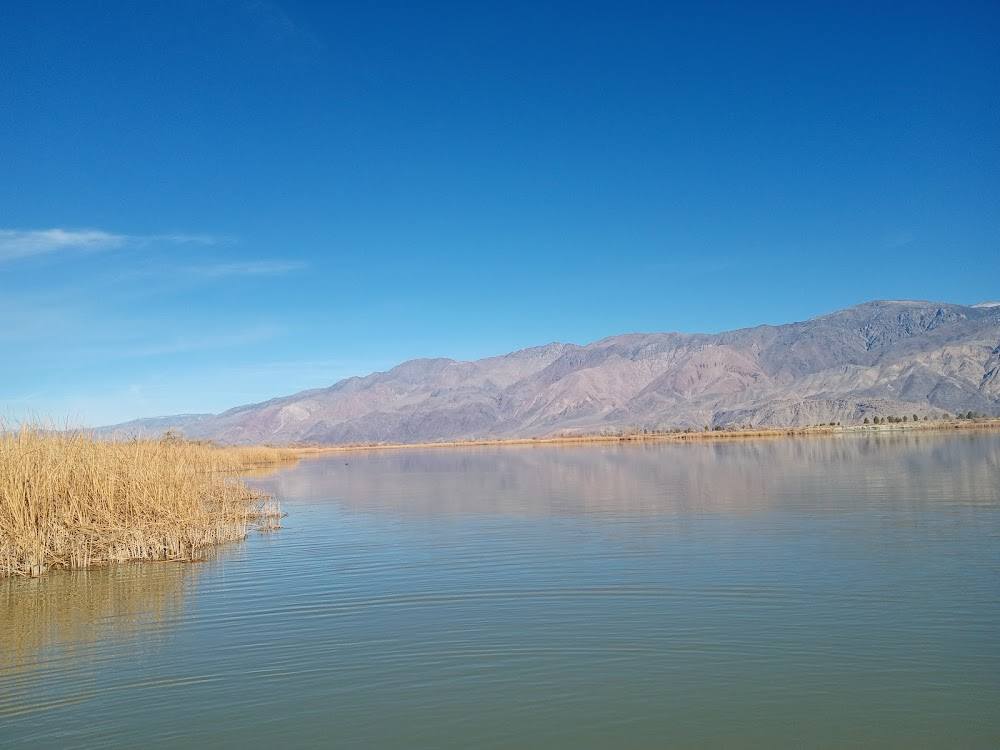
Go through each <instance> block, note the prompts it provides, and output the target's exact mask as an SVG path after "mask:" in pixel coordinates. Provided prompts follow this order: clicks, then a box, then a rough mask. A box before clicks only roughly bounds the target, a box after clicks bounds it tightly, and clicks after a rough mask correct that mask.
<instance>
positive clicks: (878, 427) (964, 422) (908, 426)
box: [295, 415, 1000, 456]
mask: <svg viewBox="0 0 1000 750" xmlns="http://www.w3.org/2000/svg"><path fill="white" fill-rule="evenodd" d="M995 429H1000V417H986V416H982V415H978V416H975V417H973V416H962V417H959V418H947V419H933V420H913V421H910V420H908V419H907V420H904V419H903V418H899V419H896V418H893V419H891V420H890V419H889V418H888V417H886V418H884V419H879V421H878V422H877V423H871V422H870V421H869V422H864V423H861V424H844V425H841V424H840V423H829V424H819V425H812V426H807V427H751V426H744V427H740V426H729V427H722V426H716V427H714V428H709V427H708V426H705V427H704V428H703V429H700V430H696V429H694V428H690V427H689V428H686V429H684V430H681V429H679V428H674V429H663V430H649V429H646V430H643V429H636V428H629V429H622V430H608V431H606V432H602V433H599V434H573V433H561V434H556V435H551V436H548V437H530V438H497V439H490V438H484V439H469V440H444V441H440V442H434V443H429V442H422V443H350V444H344V445H319V444H309V445H301V444H300V445H297V446H295V450H296V451H297V452H298V453H299V454H300V455H302V456H309V455H314V454H315V455H321V454H324V453H332V452H342V451H365V450H379V449H386V448H449V447H451V448H463V447H465V448H467V447H479V446H481V447H487V446H496V445H584V444H588V443H644V442H681V443H684V442H692V441H697V442H701V441H716V440H739V439H744V440H746V439H762V438H763V439H769V438H787V437H810V436H819V435H839V434H851V433H861V434H879V433H894V432H902V431H935V430H995Z"/></svg>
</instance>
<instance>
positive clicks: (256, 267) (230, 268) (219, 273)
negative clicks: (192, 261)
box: [182, 260, 307, 279]
mask: <svg viewBox="0 0 1000 750" xmlns="http://www.w3.org/2000/svg"><path fill="white" fill-rule="evenodd" d="M306 267H307V264H306V263H303V262H302V261H294V260H288V261H285V260H248V261H236V262H231V263H212V264H208V265H204V266H188V267H186V268H184V269H182V270H184V271H186V272H187V273H190V274H191V275H193V276H201V277H203V278H208V279H216V278H221V277H226V276H277V275H280V274H285V273H292V272H294V271H301V270H303V269H305V268H306Z"/></svg>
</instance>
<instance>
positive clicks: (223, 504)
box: [0, 425, 295, 577]
mask: <svg viewBox="0 0 1000 750" xmlns="http://www.w3.org/2000/svg"><path fill="white" fill-rule="evenodd" d="M2 427H3V425H0V428H2ZM292 460H295V453H294V451H291V450H288V449H280V448H268V447H248V448H221V447H217V446H214V445H211V444H205V443H194V442H189V441H184V440H177V439H161V440H139V439H133V440H127V441H100V440H96V439H94V438H93V437H92V436H91V435H89V434H87V433H85V432H82V431H77V432H57V431H52V430H44V429H41V428H39V427H37V426H24V425H22V426H21V427H20V428H18V429H16V430H9V429H8V430H2V429H0V577H3V576H14V575H22V576H23V575H40V574H41V573H43V572H45V571H46V570H50V569H53V568H83V567H88V566H91V565H97V564H101V563H108V562H124V561H126V560H173V559H190V558H192V557H193V556H194V555H195V554H196V552H197V550H198V549H199V548H203V547H205V546H207V545H212V544H219V543H223V542H229V541H233V540H237V539H242V538H244V537H245V536H246V534H247V530H248V528H249V526H250V525H251V524H253V523H260V522H265V523H270V520H269V519H273V518H274V517H276V516H278V515H280V512H279V510H278V508H277V506H276V504H275V503H274V501H273V499H272V498H271V497H270V496H268V495H266V494H264V493H261V492H259V491H257V490H254V489H251V488H249V487H247V486H246V485H245V484H243V483H242V482H241V481H239V480H238V479H236V478H234V476H233V475H234V474H236V473H238V472H240V471H244V470H247V469H251V468H254V467H259V466H265V465H274V464H277V463H280V462H283V461H292Z"/></svg>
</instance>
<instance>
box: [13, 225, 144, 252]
mask: <svg viewBox="0 0 1000 750" xmlns="http://www.w3.org/2000/svg"><path fill="white" fill-rule="evenodd" d="M127 240H128V238H127V237H126V236H125V235H121V234H113V233H111V232H103V231H101V230H99V229H29V230H22V229H0V260H11V259H14V258H27V257H30V256H32V255H44V254H46V253H55V252H59V251H61V250H107V249H109V248H114V247H121V246H122V245H124V244H125V243H126V242H127Z"/></svg>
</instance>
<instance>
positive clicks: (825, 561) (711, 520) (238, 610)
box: [0, 433, 1000, 748]
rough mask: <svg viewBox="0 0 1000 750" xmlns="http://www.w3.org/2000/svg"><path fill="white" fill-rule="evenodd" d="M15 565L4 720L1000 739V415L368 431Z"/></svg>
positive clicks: (889, 740)
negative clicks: (206, 504)
mask: <svg viewBox="0 0 1000 750" xmlns="http://www.w3.org/2000/svg"><path fill="white" fill-rule="evenodd" d="M256 481H257V482H258V483H259V484H261V485H262V486H264V487H266V488H268V489H270V490H272V491H274V492H276V493H277V494H278V495H279V496H280V497H281V499H282V501H283V503H284V505H285V509H286V510H287V511H288V512H289V516H288V518H287V519H285V528H284V529H283V530H282V531H279V532H276V533H273V534H269V535H261V536H254V537H253V538H251V539H250V540H249V541H248V542H247V543H246V544H245V545H240V546H236V547H231V548H229V549H226V550H221V551H219V552H218V553H216V554H214V555H212V556H211V559H209V560H208V561H207V562H204V563H200V564H197V565H181V564H147V565H126V566H119V567H117V568H112V569H106V570H98V571H91V572H78V573H70V574H62V575H53V576H50V577H48V578H45V579H41V580H13V581H10V580H8V581H0V618H2V619H0V639H2V640H0V746H3V747H32V748H48V747H52V748H63V747H67V748H68V747H102V748H103V747H120V748H130V747H146V748H167V747H170V748H176V747H223V748H225V747H233V748H244V747H262V748H263V747H274V746H284V747H289V748H290V747H308V746H328V747H338V748H379V747H390V748H391V747H398V748H417V747H419V748H532V747H537V748H556V747H565V748H579V747H619V748H633V747H634V748H644V747H648V748H660V747H673V748H686V747H762V748H763V747H831V748H834V747H837V748H839V747H851V746H854V747H862V746H865V747H887V746H892V747H910V748H915V747H941V748H948V747H996V746H1000V489H998V488H1000V436H998V435H997V434H996V433H993V434H987V433H984V434H977V435H972V434H962V435H937V434H924V435H899V436H891V435H883V436H877V437H875V436H873V437H867V438H866V437H846V438H823V439H808V440H787V441H786V440H781V441H767V442H756V443H751V442H746V443H735V442H734V443H719V444H709V443H705V444H691V445H648V446H642V445H635V446H621V447H620V446H602V445H593V446H586V447H530V446H529V447H510V448H479V449H471V448H470V449H440V450H420V451H418V450H412V451H410V450H407V451H395V452H388V451H387V452H379V453H367V454H362V453H355V454H348V455H346V456H335V457H330V458H323V459H315V460H309V461H306V462H303V463H302V464H301V465H300V466H298V467H296V468H292V469H287V470H283V471H281V472H279V473H277V474H275V475H273V476H271V477H268V478H264V479H260V480H256Z"/></svg>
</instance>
